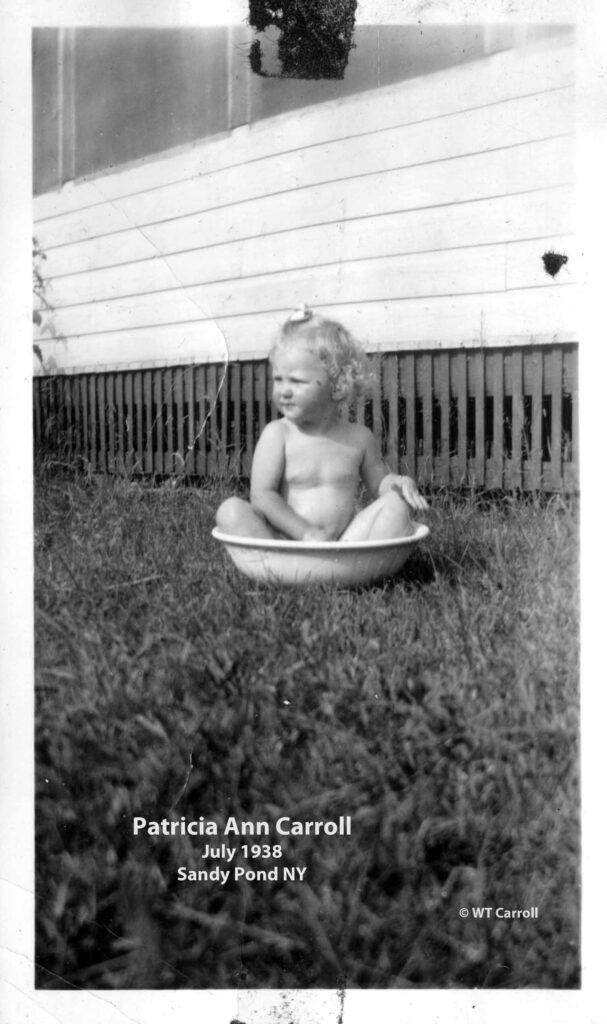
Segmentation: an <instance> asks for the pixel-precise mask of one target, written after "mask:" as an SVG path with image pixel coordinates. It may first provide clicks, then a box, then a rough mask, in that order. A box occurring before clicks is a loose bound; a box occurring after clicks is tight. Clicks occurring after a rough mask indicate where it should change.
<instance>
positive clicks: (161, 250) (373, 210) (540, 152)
mask: <svg viewBox="0 0 607 1024" xmlns="http://www.w3.org/2000/svg"><path fill="white" fill-rule="evenodd" d="M540 168H541V172H540ZM573 176H574V157H573V147H572V144H571V140H570V139H569V138H555V139H549V140H542V141H539V142H531V143H529V144H528V145H526V146H524V147H522V146H521V147H515V148H514V149H504V150H500V151H499V152H490V153H476V154H474V155H473V156H466V157H459V158H455V159H454V160H448V161H442V162H441V163H437V164H428V165H425V166H423V167H412V168H405V169H401V170H395V171H388V172H385V173H378V174H376V175H373V176H369V177H364V178H349V179H347V180H346V181H338V182H330V183H327V184H324V185H317V186H315V187H314V188H309V189H298V190H297V191H292V192H289V193H283V194H281V195H278V196H271V197H267V198H263V199H257V200H253V201H251V202H248V203H241V204H238V205H237V206H232V207H225V208H224V209H222V210H212V211H210V212H207V213H202V214H194V215H191V216H188V217H182V218H177V219H176V220H173V221H165V222H162V223H160V224H152V225H149V226H146V227H145V229H142V231H143V234H144V236H145V240H146V241H147V242H148V243H150V245H151V246H152V247H153V248H154V249H155V250H156V252H157V254H159V255H162V256H165V255H167V254H169V253H172V252H175V251H182V252H183V251H184V250H194V249H198V248H206V247H209V246H211V245H220V244H225V242H226V240H229V241H230V242H231V243H232V244H236V243H240V242H242V241H244V240H245V239H256V238H258V237H267V235H269V234H272V233H276V232H282V231H285V230H301V229H302V228H306V227H309V226H312V225H318V224H334V223H336V222H347V221H349V220H352V219H355V218H361V217H367V216H377V215H380V214H391V213H396V212H399V211H403V210H416V209H420V208H426V209H431V208H434V207H437V206H445V205H447V204H453V203H464V202H470V201H471V200H473V199H474V200H478V199H481V198H484V197H489V196H495V197H496V198H500V197H502V196H504V195H509V194H512V193H517V192H523V191H529V190H532V189H537V187H538V184H539V183H541V187H542V189H549V188H553V187H555V186H560V185H563V184H571V183H572V181H573ZM131 234H132V233H131ZM116 237H119V238H122V236H121V235H118V236H115V235H110V236H106V237H104V238H99V239H91V240H89V241H83V242H80V243H76V244H73V245H66V246H62V247H59V248H57V249H48V250H45V251H47V257H48V266H47V271H46V272H47V273H48V275H49V277H51V278H52V277H54V276H55V275H56V274H65V273H70V272H71V273H73V272H74V271H77V270H80V269H81V267H82V264H81V260H82V259H84V260H85V266H86V267H87V268H90V267H92V266H95V265H97V266H108V260H109V261H112V259H113V256H112V248H113V242H114V238H116ZM43 248H44V245H43Z"/></svg>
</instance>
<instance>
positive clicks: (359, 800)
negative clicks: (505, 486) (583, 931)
mask: <svg viewBox="0 0 607 1024" xmlns="http://www.w3.org/2000/svg"><path fill="white" fill-rule="evenodd" d="M225 493H226V489H225V487H221V486H219V485H208V486H207V487H205V488H203V489H195V488H185V487H180V486H176V487H151V486H147V485H145V484H144V483H133V482H131V481H129V480H128V479H116V478H114V479H111V478H104V477H97V476H95V475H90V474H89V476H88V477H86V478H84V477H79V476H75V475H69V474H64V475H63V476H61V475H58V470H57V467H54V471H53V472H50V471H48V470H45V469H44V467H42V468H41V470H40V473H39V478H38V481H37V497H36V533H35V538H36V558H37V570H36V580H35V591H36V594H35V596H36V616H37V618H36V669H37V724H36V750H37V753H36V763H37V873H38V883H37V911H38V913H37V936H38V937H37V965H38V966H37V972H38V973H37V983H38V985H39V986H41V987H50V988H71V987H85V988H97V989H103V988H105V989H118V988H138V987H143V988H222V987H230V988H236V987H239V986H243V987H245V988H255V987H263V988H278V987H284V988H291V987H293V988H296V987H321V988H331V987H334V986H336V985H339V986H342V985H346V986H351V987H368V988H389V987H447V988H448V987H472V986H483V987H498V988H524V987H533V988H547V987H550V988H570V987H576V986H577V985H578V984H579V921H578V916H579V876H578V861H579V823H578V810H579V793H578V688H577V675H578V660H577V638H578V621H577V617H578V596H577V526H576V519H575V509H574V506H573V504H572V503H570V502H567V501H565V500H564V499H562V498H552V499H550V500H543V501H541V502H540V501H539V500H534V499H528V500H522V499H521V500H515V499H513V498H512V499H504V500H502V501H496V500H492V501H491V502H490V501H486V500H484V499H483V497H482V495H476V496H474V495H473V496H468V497H467V498H457V497H455V496H451V495H449V494H448V493H444V494H439V495H437V496H436V497H435V498H434V501H433V510H432V512H431V515H430V526H431V529H432V533H431V538H430V541H429V542H427V543H426V544H425V545H424V546H423V547H422V548H420V549H419V551H418V552H416V554H415V555H414V556H413V558H412V559H411V561H410V562H408V563H407V567H406V569H405V571H404V573H403V574H402V575H401V576H399V577H398V578H396V579H393V580H391V581H390V582H389V583H387V584H386V585H384V586H382V587H372V588H367V589H364V590H359V591H340V590H337V589H328V588H327V589H320V590H318V589H312V590H297V589H290V588H283V589H281V588H278V587H276V588H273V587H263V586H259V585H257V584H255V583H252V582H250V581H248V580H245V579H244V578H243V577H240V576H238V575H237V573H236V571H235V570H234V568H233V567H232V566H231V564H229V563H228V562H227V560H226V558H225V554H224V552H223V551H222V550H221V549H220V548H219V546H218V545H215V544H214V543H213V541H212V540H211V538H210V528H211V526H212V523H213V514H214V509H215V508H216V507H217V505H218V504H219V502H220V501H221V500H222V498H223V497H224V496H225ZM136 815H141V816H145V817H146V818H147V819H149V820H160V819H162V818H163V817H167V818H177V819H178V818H180V816H181V815H184V816H185V818H186V819H192V820H197V819H198V818H199V817H200V816H204V817H205V819H211V820H215V821H217V822H219V823H220V824H223V823H225V822H226V821H227V819H228V818H229V817H230V816H232V817H235V818H236V819H238V820H241V819H244V820H251V821H269V822H273V821H275V819H276V818H278V817H280V816H283V815H288V816H290V817H291V818H293V819H297V820H331V819H337V818H338V816H339V815H350V816H351V819H352V835H351V836H349V837H348V836H344V837H336V836H327V835H320V836H301V837H299V836H287V837H280V839H279V840H277V839H276V838H275V837H272V840H271V841H272V842H276V841H280V842H281V843H282V847H283V858H282V861H281V863H282V864H285V865H287V866H300V867H305V868H306V869H307V870H306V873H305V877H304V880H303V881H301V882H300V881H281V880H279V881H268V882H258V881H251V880H247V879H246V878H242V879H240V880H238V881H235V880H234V878H233V877H231V878H230V879H229V881H227V882H226V883H225V884H221V882H220V881H209V882H207V883H205V882H200V883H197V882H194V883H189V882H185V883H184V882H179V881H178V879H177V868H178V867H179V866H180V865H186V866H187V867H188V868H194V869H197V868H201V867H204V866H205V865H204V864H203V863H202V862H201V859H200V852H201V846H203V845H204V843H205V839H204V838H200V837H192V836H183V837H182V836H175V837H163V836H159V837H149V836H137V837H135V836H133V830H132V819H133V817H134V816H136ZM221 841H222V839H221V837H220V838H219V839H218V840H216V842H218V843H220V842H221ZM210 842H213V838H212V837H211V839H210ZM241 842H244V840H238V839H235V840H234V839H233V840H231V841H230V843H229V845H231V846H237V847H239V846H240V844H241ZM239 856H240V855H239ZM234 863H238V864H244V861H243V860H242V859H237V860H236V861H235V862H234ZM209 866H212V864H211V865H209ZM222 866H225V865H222ZM248 866H251V864H249V865H248ZM252 866H263V867H268V866H270V865H269V863H268V862H267V861H266V862H263V864H257V865H252ZM472 907H488V908H493V913H492V915H491V917H487V916H484V917H483V918H475V917H473V915H472V913H471V908H472ZM531 907H537V908H538V910H537V913H538V916H537V918H536V919H522V918H517V919H512V918H509V919H508V918H504V917H503V916H502V917H497V916H496V909H497V908H506V909H525V908H531ZM460 909H468V910H469V911H470V913H469V916H468V917H467V918H466V917H462V916H460V913H459V911H460Z"/></svg>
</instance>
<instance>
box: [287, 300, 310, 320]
mask: <svg viewBox="0 0 607 1024" xmlns="http://www.w3.org/2000/svg"><path fill="white" fill-rule="evenodd" d="M311 316H312V310H311V309H310V307H309V306H306V305H305V303H304V304H303V305H302V306H296V307H295V309H294V310H293V312H292V313H291V316H290V317H289V320H290V321H291V323H292V324H297V323H303V322H304V321H305V320H310V318H311Z"/></svg>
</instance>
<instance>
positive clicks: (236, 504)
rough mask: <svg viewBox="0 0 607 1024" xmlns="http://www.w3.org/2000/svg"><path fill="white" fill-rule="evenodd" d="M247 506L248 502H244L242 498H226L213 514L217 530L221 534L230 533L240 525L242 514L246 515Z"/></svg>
mask: <svg viewBox="0 0 607 1024" xmlns="http://www.w3.org/2000/svg"><path fill="white" fill-rule="evenodd" d="M247 506H248V502H246V501H244V500H243V498H235V497H232V498H226V500H225V501H224V502H222V503H221V505H220V506H219V508H218V509H217V512H216V514H215V521H216V523H217V526H218V527H219V529H220V530H222V531H223V533H232V532H233V531H234V529H236V528H237V527H238V525H239V524H240V523H241V521H242V518H243V513H244V514H246V509H247ZM249 507H250V506H249Z"/></svg>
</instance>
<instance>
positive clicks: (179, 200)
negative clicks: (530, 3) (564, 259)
mask: <svg viewBox="0 0 607 1024" xmlns="http://www.w3.org/2000/svg"><path fill="white" fill-rule="evenodd" d="M573 102H574V96H573V89H572V88H569V89H567V90H559V91H557V92H552V93H541V94H536V95H534V96H530V97H525V98H523V99H519V100H513V101H510V102H506V103H504V104H502V105H501V106H496V107H495V109H493V110H492V115H491V118H490V119H489V120H488V118H487V109H486V108H485V107H481V108H478V109H476V110H471V111H466V112H465V113H459V114H451V115H449V116H446V117H444V118H443V119H442V121H441V126H440V132H430V131H429V130H428V124H427V123H426V122H422V123H421V124H419V123H418V124H414V125H407V126H404V127H399V128H392V129H387V130H385V131H383V132H374V133H373V135H372V136H371V137H369V136H364V137H359V136H355V137H354V138H350V139H343V140H340V141H336V142H332V143H327V144H325V145H322V146H315V147H312V148H309V149H300V150H297V151H295V152H291V153H286V154H284V155H281V156H274V157H266V158H264V159H263V160H258V161H253V162H251V163H250V164H249V166H248V173H244V169H245V167H246V165H239V166H237V167H232V168H229V169H227V170H223V171H216V172H214V173H210V174H207V175H205V176H202V177H196V178H193V179H191V180H189V181H184V182H179V183H178V184H169V185H166V186H165V187H164V188H156V189H154V190H153V191H146V192H140V193H138V194H137V195H133V196H128V197H126V198H123V199H114V200H113V202H112V203H111V205H109V207H108V209H109V215H106V217H105V218H104V216H103V213H104V211H105V205H104V206H102V207H99V206H93V207H89V208H87V209H84V210H80V211H78V212H76V213H70V214H65V215H64V216H62V217H56V218H53V221H52V223H51V222H47V223H45V224H42V225H41V226H40V232H39V237H40V242H41V244H42V245H43V246H45V247H46V248H47V249H51V248H52V247H53V246H55V245H65V244H68V243H70V242H79V241H83V240H85V239H87V238H98V237H102V236H104V235H106V234H111V233H114V232H116V231H121V230H128V228H129V227H131V226H132V225H133V224H137V225H138V226H140V227H142V228H143V229H144V230H145V228H146V227H148V226H151V225H154V224H157V223H158V222H160V221H172V220H174V219H176V218H178V217H185V216H188V215H190V214H199V213H203V212H205V211H206V210H213V209H224V208H226V207H232V206H235V205H236V204H239V203H245V202H248V201H250V200H255V199H259V198H263V197H266V196H275V195H280V194H283V193H289V192H292V191H293V190H294V189H306V188H313V187H314V186H316V185H319V184H322V183H323V182H335V181H338V182H339V183H340V184H341V183H342V182H344V181H347V180H348V179H349V178H352V177H354V176H356V177H360V178H362V177H364V176H365V175H373V174H375V173H377V172H385V171H387V170H390V169H398V168H403V167H417V166H419V165H420V164H428V163H432V162H434V161H439V160H449V159H453V158H455V157H458V156H465V155H468V154H470V153H475V152H477V151H478V150H483V151H490V150H501V149H502V148H503V147H504V140H507V145H508V146H509V147H512V146H519V145H522V144H523V143H525V142H530V141H531V142H533V141H535V140H536V139H539V138H549V137H551V136H555V135H559V134H560V133H562V131H563V124H564V123H566V122H567V120H572V118H573Z"/></svg>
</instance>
